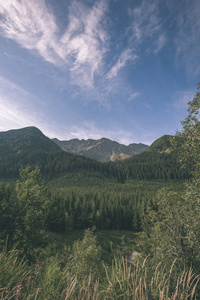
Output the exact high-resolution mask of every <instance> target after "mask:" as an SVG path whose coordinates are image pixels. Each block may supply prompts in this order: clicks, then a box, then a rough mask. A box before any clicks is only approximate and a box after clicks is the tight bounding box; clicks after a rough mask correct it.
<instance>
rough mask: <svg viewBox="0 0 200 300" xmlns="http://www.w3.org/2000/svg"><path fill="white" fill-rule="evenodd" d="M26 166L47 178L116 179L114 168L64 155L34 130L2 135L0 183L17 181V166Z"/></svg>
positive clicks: (11, 131) (0, 134)
mask: <svg viewBox="0 0 200 300" xmlns="http://www.w3.org/2000/svg"><path fill="white" fill-rule="evenodd" d="M27 164H29V165H30V166H32V167H35V166H36V165H37V166H39V168H40V170H41V172H42V174H43V175H44V176H45V178H46V179H52V178H55V177H59V176H63V175H65V174H66V173H69V172H80V171H82V172H91V171H92V172H98V173H99V174H101V175H102V176H106V177H113V176H115V177H117V176H118V175H117V174H116V171H115V167H114V166H110V165H106V164H101V163H99V162H97V161H94V160H91V159H89V158H86V157H84V156H81V155H75V154H71V153H67V152H64V151H63V150H61V149H60V148H59V147H58V146H57V145H56V144H55V143H54V142H53V141H51V140H50V139H49V138H48V137H46V136H45V135H44V134H43V133H42V132H41V131H40V130H39V129H37V128H35V127H27V128H23V129H18V130H10V131H7V132H1V133H0V180H3V179H16V178H18V177H19V169H20V167H21V166H25V165H27ZM119 177H120V176H119Z"/></svg>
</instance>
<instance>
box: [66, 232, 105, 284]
mask: <svg viewBox="0 0 200 300" xmlns="http://www.w3.org/2000/svg"><path fill="white" fill-rule="evenodd" d="M94 230H95V229H94V228H93V229H92V230H91V229H87V230H85V233H84V237H83V239H82V240H78V241H75V242H74V244H73V247H72V254H71V255H70V257H69V263H68V264H67V268H66V273H67V274H69V275H68V276H74V275H76V276H77V278H78V280H79V281H80V280H81V281H85V282H87V281H88V279H89V276H90V275H91V274H92V276H93V278H95V279H97V278H98V277H99V276H100V274H101V265H102V264H101V251H102V250H101V247H100V246H98V245H97V241H96V236H95V235H94V233H93V232H94Z"/></svg>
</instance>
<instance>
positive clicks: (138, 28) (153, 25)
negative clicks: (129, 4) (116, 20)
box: [129, 0, 166, 54]
mask: <svg viewBox="0 0 200 300" xmlns="http://www.w3.org/2000/svg"><path fill="white" fill-rule="evenodd" d="M129 15H130V17H132V18H133V21H132V25H131V26H130V28H129V31H130V32H131V37H130V43H132V44H133V45H134V47H136V49H137V50H138V51H139V48H138V47H139V46H140V45H142V44H143V43H145V42H146V41H147V40H148V39H150V41H151V42H150V43H148V46H147V45H145V47H147V49H146V51H147V52H150V53H154V54H156V53H157V52H158V51H160V50H161V49H162V48H163V46H164V45H165V42H166V38H165V36H164V34H163V32H162V31H163V29H162V20H161V17H160V11H159V1H157V0H154V1H152V0H148V1H147V0H143V1H142V2H141V4H140V6H138V7H136V8H135V9H133V10H130V9H129Z"/></svg>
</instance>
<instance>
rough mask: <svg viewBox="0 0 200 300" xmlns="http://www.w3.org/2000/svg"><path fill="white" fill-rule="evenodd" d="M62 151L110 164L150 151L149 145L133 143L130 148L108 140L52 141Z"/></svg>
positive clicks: (55, 139)
mask: <svg viewBox="0 0 200 300" xmlns="http://www.w3.org/2000/svg"><path fill="white" fill-rule="evenodd" d="M52 141H54V142H55V143H56V144H57V145H58V146H59V147H60V148H61V149H62V150H64V151H66V152H71V153H75V154H80V155H84V156H87V157H89V158H92V159H95V160H97V161H102V162H109V161H116V160H122V159H125V158H129V157H131V156H133V155H136V154H139V153H141V152H143V151H145V150H147V149H148V147H149V146H148V145H145V144H142V143H138V144H137V143H131V144H129V145H128V146H126V145H123V144H120V143H118V142H116V141H112V140H110V139H108V138H105V137H103V138H100V139H97V140H94V139H87V140H84V139H81V140H79V139H77V138H76V139H71V140H63V141H60V140H58V139H57V138H54V139H52Z"/></svg>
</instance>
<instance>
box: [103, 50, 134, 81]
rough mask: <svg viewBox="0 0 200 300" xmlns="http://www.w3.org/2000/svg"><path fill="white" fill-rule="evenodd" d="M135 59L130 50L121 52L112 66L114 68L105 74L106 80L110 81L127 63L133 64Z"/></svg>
mask: <svg viewBox="0 0 200 300" xmlns="http://www.w3.org/2000/svg"><path fill="white" fill-rule="evenodd" d="M136 59H137V55H135V54H134V53H133V50H132V49H130V48H127V49H125V50H123V51H122V52H121V53H120V55H119V57H118V59H117V62H116V63H115V64H114V66H113V67H112V68H111V69H110V70H109V72H108V74H107V76H106V77H107V78H108V79H111V78H113V77H116V76H117V75H118V72H119V71H120V70H121V69H122V68H124V67H125V66H126V65H127V63H128V62H132V63H133V62H134V61H135V60H136Z"/></svg>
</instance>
